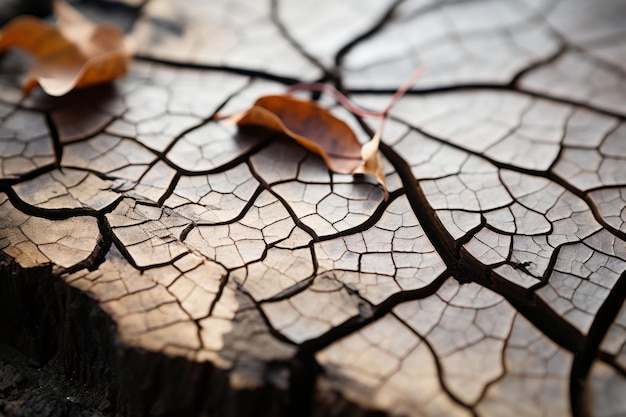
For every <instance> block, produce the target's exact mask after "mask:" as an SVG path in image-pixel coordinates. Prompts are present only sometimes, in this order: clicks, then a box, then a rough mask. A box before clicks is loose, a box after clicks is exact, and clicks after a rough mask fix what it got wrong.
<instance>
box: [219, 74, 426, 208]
mask: <svg viewBox="0 0 626 417" xmlns="http://www.w3.org/2000/svg"><path fill="white" fill-rule="evenodd" d="M423 71H424V68H423V67H420V68H418V70H417V71H415V73H414V74H413V75H412V76H411V78H410V79H409V80H408V81H407V82H406V83H405V84H404V85H403V86H402V87H401V88H400V89H399V90H398V91H396V93H395V94H394V95H393V97H392V98H391V100H390V102H389V104H388V105H387V107H386V108H385V109H384V110H383V111H382V112H371V111H367V110H364V109H360V108H359V107H357V106H356V105H354V104H353V103H351V102H350V100H348V98H347V97H345V96H344V95H343V94H341V93H340V92H339V91H337V90H336V89H334V88H332V87H330V86H328V85H325V84H318V83H313V84H306V83H304V84H297V85H295V86H292V87H291V88H290V89H289V91H295V90H301V89H306V90H315V91H324V92H331V93H332V94H333V95H334V96H335V97H336V98H337V99H338V101H339V102H340V103H341V104H342V105H343V106H344V107H346V108H347V109H348V110H350V111H351V112H353V113H355V114H357V115H359V116H372V117H378V118H380V120H381V122H380V126H379V128H378V130H377V131H376V134H375V135H374V136H373V138H372V140H371V141H369V142H367V143H366V144H364V145H361V143H360V142H359V140H358V139H357V137H356V135H355V134H354V132H353V131H352V129H351V128H350V127H349V126H348V125H347V124H346V123H345V122H343V121H342V120H339V119H338V118H336V117H335V116H333V115H332V114H331V113H330V112H329V111H328V110H326V109H324V108H323V107H320V106H319V105H318V104H317V103H315V102H314V101H311V100H301V99H298V98H295V97H293V96H291V95H289V94H286V95H274V96H264V97H261V98H259V99H258V100H257V101H256V102H255V103H254V105H253V106H252V107H251V108H250V109H248V110H246V111H244V112H242V113H240V114H236V115H234V116H232V117H231V118H230V119H231V120H232V121H233V122H234V123H236V124H237V125H239V126H246V125H253V126H262V127H265V128H268V129H272V130H276V131H279V132H281V133H283V134H285V135H287V136H289V137H290V138H292V139H294V140H295V141H296V142H298V143H299V144H300V145H302V146H304V147H305V148H307V149H308V150H310V151H311V152H314V153H316V154H318V155H319V156H320V157H321V158H322V159H323V160H324V162H325V163H326V166H327V167H328V168H329V169H330V170H331V171H334V172H337V173H340V174H352V175H356V174H369V175H373V176H374V177H375V178H376V180H377V181H378V183H379V184H380V185H381V186H382V187H383V190H384V191H385V199H386V198H387V197H388V191H387V184H386V182H385V173H384V171H383V164H382V161H381V159H380V154H379V152H378V148H379V146H380V140H381V136H382V131H383V128H384V125H385V119H386V117H387V113H389V110H390V109H391V107H392V106H393V105H394V104H395V103H396V102H397V101H398V100H399V99H400V97H402V96H403V95H404V94H405V93H406V92H407V90H408V89H409V88H410V87H411V86H412V85H413V84H414V83H415V81H416V80H417V78H418V77H419V76H421V74H422V72H423Z"/></svg>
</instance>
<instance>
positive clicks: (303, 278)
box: [0, 0, 626, 417]
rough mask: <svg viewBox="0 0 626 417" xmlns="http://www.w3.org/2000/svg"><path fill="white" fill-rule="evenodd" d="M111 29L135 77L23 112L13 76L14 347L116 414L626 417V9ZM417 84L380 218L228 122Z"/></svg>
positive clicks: (242, 10)
mask: <svg viewBox="0 0 626 417" xmlns="http://www.w3.org/2000/svg"><path fill="white" fill-rule="evenodd" d="M137 3H142V4H139V5H137ZM98 4H100V3H98ZM98 4H96V6H93V5H91V6H89V4H86V5H84V7H92V9H90V10H91V11H92V15H95V16H97V17H98V18H106V17H107V16H109V17H110V16H113V17H115V16H118V15H120V14H125V16H127V19H130V20H132V19H134V18H135V17H136V18H137V20H136V21H135V22H134V23H133V24H129V27H130V31H131V36H133V37H134V38H135V40H136V42H137V45H138V55H137V57H136V58H135V60H134V63H133V65H132V69H131V71H130V73H129V74H128V75H127V76H125V77H124V78H121V79H119V80H117V81H115V82H113V83H112V84H110V85H102V86H98V87H93V88H88V89H84V90H78V91H74V92H72V93H70V94H68V95H67V96H64V97H61V98H51V97H47V96H46V95H45V94H44V93H42V92H40V91H36V92H35V93H34V94H33V95H32V96H30V97H28V98H24V99H23V98H22V97H21V93H20V89H19V84H18V83H17V78H16V74H15V72H14V71H13V70H14V66H15V65H13V61H11V59H13V58H14V56H5V57H4V58H3V60H2V65H4V66H5V67H6V68H9V69H8V70H5V71H4V72H3V73H2V75H1V77H0V248H1V251H2V255H1V256H2V258H1V267H0V272H1V274H0V289H1V290H0V297H1V298H2V299H1V303H2V307H1V308H0V309H1V313H2V329H3V334H4V336H5V338H8V339H9V340H10V341H11V342H12V343H14V344H15V345H16V346H18V347H20V348H21V349H22V350H24V351H27V352H30V353H33V354H36V355H39V357H41V358H42V360H44V361H49V360H53V361H55V362H56V363H58V364H61V365H62V366H63V367H64V369H65V370H66V372H67V373H68V375H70V376H72V377H74V378H78V379H79V380H80V381H83V382H84V383H87V384H89V386H90V387H92V388H90V389H94V390H96V391H97V392H99V393H101V395H102V396H103V398H106V399H108V400H110V402H111V404H112V410H113V411H111V413H115V414H117V415H120V416H201V415H202V416H311V417H321V416H348V415H349V416H366V415H367V416H370V415H371V416H373V415H376V416H378V415H380V416H454V417H465V416H467V417H469V416H480V417H483V416H484V417H488V416H496V417H497V416H512V415H516V416H529V417H530V416H568V417H591V416H595V417H617V416H624V415H626V399H625V398H626V396H625V395H624V393H626V306H624V299H625V297H626V277H625V276H624V275H625V272H624V271H626V214H625V213H626V168H625V165H624V164H625V163H626V124H625V120H626V81H625V80H626V25H624V22H625V21H626V7H625V5H624V3H623V2H620V1H619V0H602V1H595V2H587V1H583V0H575V1H572V0H554V1H552V0H524V1H513V0H511V1H495V0H494V1H490V0H487V1H468V2H442V1H431V0H420V1H418V0H415V1H412V0H406V1H397V2H392V1H388V2H384V1H362V0H349V1H342V2H337V1H331V0H318V1H315V2H303V1H299V0H276V1H269V0H265V1H259V2H250V1H247V0H219V1H212V2H205V1H201V0H187V1H184V2H172V1H168V0H149V1H147V2H132V1H128V2H127V3H126V4H125V5H120V4H117V3H111V4H109V6H110V7H104V6H107V3H103V4H104V6H103V5H102V4H100V5H99V6H98ZM111 5H117V6H116V7H114V8H111V7H112V6H111ZM94 10H95V12H94ZM111 10H113V11H114V13H113V14H110V12H111ZM130 20H128V21H130ZM12 57H13V58H12ZM9 61H11V62H9ZM419 65H425V66H426V71H425V73H424V75H423V77H422V78H421V79H420V80H419V81H418V83H417V84H416V85H415V86H414V87H413V88H412V90H411V91H409V92H408V93H407V94H406V95H405V96H404V97H403V98H402V99H401V100H400V101H399V102H398V103H397V105H396V106H395V107H394V108H393V109H392V110H391V112H390V115H389V120H388V122H387V125H386V128H385V130H384V133H383V143H382V144H381V152H382V155H383V160H384V161H383V162H384V166H385V173H386V176H387V178H386V180H387V184H388V186H389V192H390V195H389V198H388V199H385V194H384V192H383V190H382V189H381V188H380V187H379V186H378V185H377V184H376V182H375V181H374V180H373V179H371V178H369V177H364V178H354V177H352V176H348V175H339V174H335V173H332V172H330V171H329V170H328V169H327V168H326V166H325V165H324V164H323V162H322V160H321V159H320V158H319V157H317V156H315V155H313V154H311V153H309V152H308V151H306V150H305V149H303V148H301V147H299V146H298V145H296V144H295V143H293V142H291V141H289V140H288V139H286V138H285V137H282V136H281V135H279V134H276V133H272V132H270V131H267V130H263V129H254V128H241V129H238V128H237V127H236V126H232V125H230V124H228V122H227V121H223V120H222V119H221V118H219V117H216V115H218V114H220V115H224V114H233V113H235V112H237V111H241V110H244V109H246V108H247V107H249V106H250V105H251V104H252V103H253V102H254V100H255V99H256V98H257V97H259V96H261V95H265V94H282V93H284V92H285V90H286V88H287V87H288V86H289V85H291V84H294V83H296V82H312V81H319V80H321V81H322V82H325V83H328V84H330V85H334V86H336V87H338V88H339V89H341V90H343V91H345V92H346V93H347V94H348V95H349V97H350V98H351V99H353V100H354V101H355V102H356V103H358V104H360V105H361V106H363V107H365V108H369V109H373V110H382V109H383V108H384V107H385V105H386V104H387V103H388V102H389V100H390V98H391V96H392V95H393V93H394V92H395V91H396V90H397V89H398V88H399V87H400V86H401V85H402V83H403V81H404V80H405V79H406V77H407V76H408V75H409V74H410V73H412V72H413V71H414V70H415V68H416V67H417V66H419ZM304 96H307V95H306V94H305V95H304ZM313 98H315V99H318V98H319V99H320V103H321V104H323V105H324V106H325V107H328V108H330V109H331V110H332V112H333V113H334V114H335V115H336V116H337V117H340V118H342V119H343V120H345V121H346V122H347V123H348V124H350V126H352V127H353V128H354V130H355V132H356V133H357V134H358V135H359V137H360V139H361V140H362V141H363V142H365V141H367V140H369V138H370V136H371V134H372V130H373V129H375V128H376V124H377V121H376V120H371V119H368V118H365V119H363V118H360V117H357V116H354V115H352V114H351V113H350V112H348V111H347V110H346V109H344V108H343V107H341V106H339V105H337V104H336V103H335V101H334V100H333V99H332V97H331V98H329V97H328V96H327V95H321V97H318V96H317V95H313ZM5 412H7V411H6V410H5ZM0 413H1V410H0Z"/></svg>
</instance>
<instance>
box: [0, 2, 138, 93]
mask: <svg viewBox="0 0 626 417" xmlns="http://www.w3.org/2000/svg"><path fill="white" fill-rule="evenodd" d="M54 13H55V15H56V16H57V19H58V20H57V26H53V25H51V24H49V23H47V22H45V21H43V20H40V19H37V18H34V17H30V16H20V17H17V18H15V19H13V20H12V21H10V22H9V23H7V25H6V26H5V27H4V28H3V29H2V32H1V33H0V52H3V51H4V50H6V49H8V48H11V47H18V48H22V49H24V50H25V51H26V52H28V53H30V54H31V55H33V56H34V57H35V61H34V63H33V65H32V67H31V68H30V70H29V71H28V74H27V75H26V79H25V81H24V83H23V86H22V90H23V92H24V95H28V94H29V93H30V92H31V91H32V89H33V88H34V87H35V86H36V85H40V86H41V88H42V89H43V90H44V91H45V92H46V93H48V94H50V95H52V96H62V95H64V94H67V93H68V92H70V91H71V90H73V89H74V88H80V87H85V86H89V85H94V84H99V83H103V82H108V81H111V80H113V79H115V78H118V77H120V76H122V75H124V74H125V73H126V71H127V70H128V67H129V65H130V60H131V57H132V54H133V47H132V45H131V43H130V42H129V40H128V39H127V38H126V37H125V36H124V34H123V33H122V32H121V31H120V30H119V29H118V28H117V27H116V26H114V25H111V24H100V25H95V24H94V23H92V22H90V21H89V20H87V19H86V18H85V17H84V16H83V15H81V14H80V13H79V12H78V11H76V10H75V9H73V8H72V7H71V6H69V5H68V4H67V3H65V2H62V1H55V3H54Z"/></svg>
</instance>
